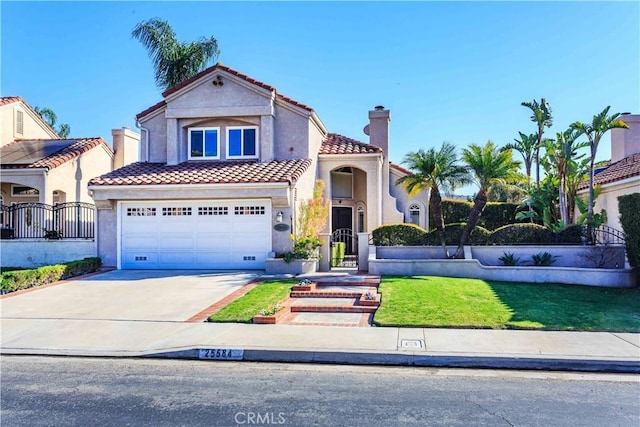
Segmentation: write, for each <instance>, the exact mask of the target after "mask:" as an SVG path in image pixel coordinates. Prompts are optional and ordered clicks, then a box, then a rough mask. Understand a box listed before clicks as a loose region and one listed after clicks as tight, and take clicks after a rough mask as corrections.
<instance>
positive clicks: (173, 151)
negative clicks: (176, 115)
mask: <svg viewBox="0 0 640 427" xmlns="http://www.w3.org/2000/svg"><path fill="white" fill-rule="evenodd" d="M178 153H179V150H178V119H167V165H177V164H178V163H180V159H179V158H178Z"/></svg>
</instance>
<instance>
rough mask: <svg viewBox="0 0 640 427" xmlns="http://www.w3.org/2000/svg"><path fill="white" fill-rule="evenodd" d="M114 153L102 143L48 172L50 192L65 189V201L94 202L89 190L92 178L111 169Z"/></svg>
mask: <svg viewBox="0 0 640 427" xmlns="http://www.w3.org/2000/svg"><path fill="white" fill-rule="evenodd" d="M112 162H113V154H112V153H111V152H109V150H108V149H107V148H106V147H104V146H102V145H100V146H98V147H95V148H92V149H91V150H89V151H87V152H86V153H83V154H82V155H80V156H78V157H76V158H75V159H73V160H70V161H68V162H66V163H64V164H62V165H60V166H58V167H57V168H54V169H51V170H50V171H49V172H48V173H47V188H48V191H49V192H53V191H63V192H64V193H65V200H61V201H65V202H85V203H93V199H92V198H91V196H90V195H89V192H88V190H87V184H88V183H89V181H90V180H91V179H92V178H95V177H97V176H100V175H102V174H105V173H108V172H110V171H111V165H112Z"/></svg>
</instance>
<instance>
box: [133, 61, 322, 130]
mask: <svg viewBox="0 0 640 427" xmlns="http://www.w3.org/2000/svg"><path fill="white" fill-rule="evenodd" d="M215 70H223V71H226V72H227V73H229V74H233V75H234V76H236V77H240V78H241V79H243V80H245V81H247V82H249V83H252V84H254V85H256V86H259V87H261V88H263V89H266V90H268V91H270V92H273V93H275V95H276V99H279V100H281V101H284V102H287V103H289V104H292V105H295V106H296V107H300V108H302V109H304V110H307V111H309V112H311V111H313V109H312V108H311V107H309V106H307V105H305V104H302V103H301V102H298V101H296V100H294V99H291V98H289V97H288V96H284V95H281V94H279V93H278V91H277V90H276V88H275V87H273V86H270V85H268V84H266V83H262V82H261V81H258V80H256V79H254V78H252V77H249V76H247V75H246V74H242V73H240V72H238V71H236V70H234V69H233V68H230V67H227V66H226V65H223V64H222V63H220V62H218V63H217V64H216V65H214V66H212V67H209V68H207V69H206V70H204V71H201V72H199V73H198V74H196V75H195V76H193V77H191V78H188V79H187V80H185V81H183V82H182V83H178V84H177V85H175V86H173V87H170V88H169V89H167V90H165V91H164V92H162V96H163V97H164V98H166V97H167V96H169V95H171V94H173V93H175V92H177V91H179V90H180V89H182V88H184V87H186V86H188V85H190V84H191V83H193V82H194V81H196V80H198V79H200V78H202V77H204V76H206V75H207V74H210V73H213V72H214V71H215ZM165 105H166V102H165V101H160V102H158V103H157V104H155V105H153V106H151V107H149V108H147V109H146V110H144V111H143V112H141V113H139V114H137V115H136V118H138V119H139V118H141V117H144V116H146V115H147V114H149V113H151V112H153V111H155V110H158V109H160V108H162V107H164V106H165Z"/></svg>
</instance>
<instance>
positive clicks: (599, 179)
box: [578, 113, 640, 230]
mask: <svg viewBox="0 0 640 427" xmlns="http://www.w3.org/2000/svg"><path fill="white" fill-rule="evenodd" d="M620 118H621V119H622V120H623V121H624V122H625V123H627V125H629V129H612V130H611V161H610V162H609V164H608V165H607V166H605V167H604V168H600V169H599V170H597V171H596V173H595V176H594V185H596V186H600V187H601V188H602V192H601V193H600V195H599V196H598V198H597V199H596V203H595V206H594V212H600V211H601V210H602V209H604V210H605V211H606V212H607V224H606V225H608V226H609V227H613V228H615V229H617V230H622V226H621V225H620V211H619V210H618V197H619V196H623V195H626V194H631V193H640V114H629V113H625V114H623V115H622V116H621V117H620ZM588 192H589V185H588V183H587V182H584V183H582V184H581V185H580V187H579V190H578V196H584V197H586V196H587V195H588Z"/></svg>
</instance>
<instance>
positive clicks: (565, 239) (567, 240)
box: [556, 224, 585, 245]
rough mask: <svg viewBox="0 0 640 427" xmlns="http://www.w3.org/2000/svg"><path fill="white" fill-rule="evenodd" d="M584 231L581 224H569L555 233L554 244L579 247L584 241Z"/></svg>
mask: <svg viewBox="0 0 640 427" xmlns="http://www.w3.org/2000/svg"><path fill="white" fill-rule="evenodd" d="M584 233H585V229H584V226H582V225H581V224H570V225H568V226H567V227H566V228H563V229H562V230H560V231H559V232H557V233H556V243H558V244H561V245H581V244H582V243H583V242H584V239H585V234H584Z"/></svg>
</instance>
